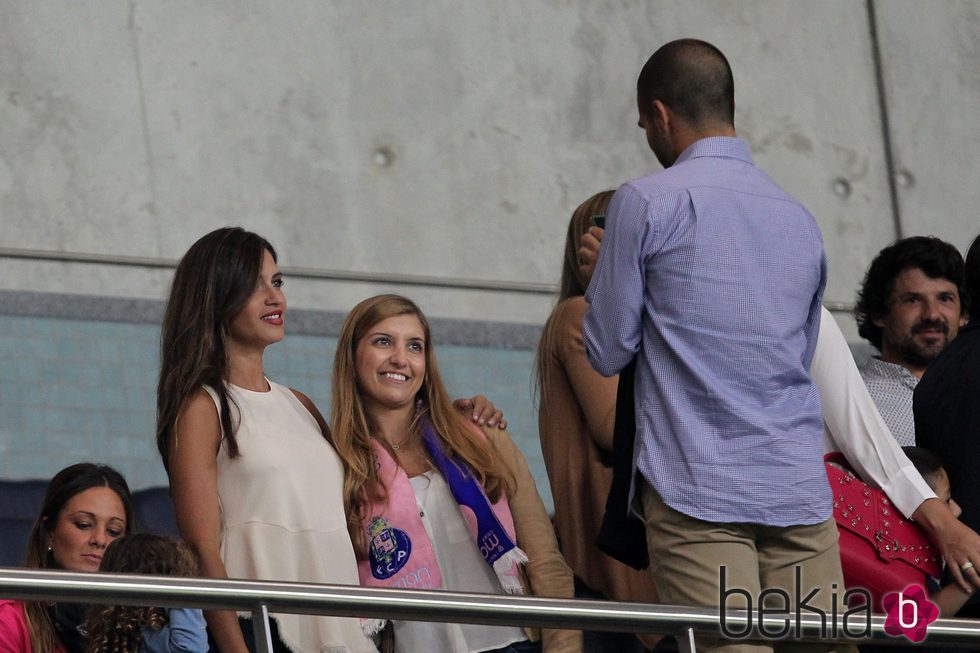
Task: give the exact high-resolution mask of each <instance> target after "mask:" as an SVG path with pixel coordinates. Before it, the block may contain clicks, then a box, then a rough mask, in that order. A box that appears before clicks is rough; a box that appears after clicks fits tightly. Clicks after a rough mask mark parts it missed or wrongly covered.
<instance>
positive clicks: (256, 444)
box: [205, 381, 377, 653]
mask: <svg viewBox="0 0 980 653" xmlns="http://www.w3.org/2000/svg"><path fill="white" fill-rule="evenodd" d="M269 386H270V388H271V389H270V391H269V392H253V391H251V390H245V389H243V388H239V387H237V386H233V385H231V384H228V385H227V386H226V387H227V388H228V392H229V395H230V396H229V399H230V400H233V401H234V405H232V406H231V415H232V420H233V422H232V423H233V424H234V423H236V422H237V423H238V431H237V433H236V438H237V440H238V447H239V452H240V455H239V456H238V457H236V458H233V459H232V458H229V457H228V453H227V451H226V447H225V443H224V441H223V442H222V445H221V448H220V450H219V452H218V461H217V462H218V496H219V501H220V504H221V558H222V560H223V561H224V564H225V569H226V570H227V572H228V576H229V577H230V578H243V579H250V580H270V581H276V580H282V581H296V582H304V583H332V584H345V585H358V576H357V564H356V562H355V558H354V548H353V546H352V545H351V541H350V536H349V535H348V532H347V523H346V518H345V517H344V502H343V480H344V472H343V467H342V465H341V462H340V459H339V458H338V456H337V453H336V452H335V451H334V449H333V447H332V446H330V443H329V442H327V441H326V440H325V439H324V437H323V435H322V434H321V432H320V427H319V425H318V424H317V422H316V420H315V419H314V418H313V416H312V415H311V414H310V412H309V411H308V410H306V408H305V407H304V406H303V404H301V403H300V402H299V400H298V399H297V398H296V396H295V395H294V394H293V393H292V391H291V390H290V389H289V388H286V387H285V386H281V385H279V384H277V383H273V382H272V381H269ZM205 389H206V390H207V391H208V393H209V394H210V395H211V398H212V399H214V400H215V405H217V404H218V402H217V396H216V395H215V393H214V391H213V390H212V389H211V388H205ZM236 405H237V407H238V408H237V410H236V408H235V406H236ZM219 410H220V408H219ZM239 413H240V419H237V420H236V419H235V418H236V416H237V415H238V414H239ZM275 618H276V621H277V622H278V623H279V634H280V636H281V637H282V639H283V641H284V642H285V643H286V644H287V645H288V646H289V647H290V648H291V649H292V650H293V651H295V653H365V652H373V651H376V650H377V649H376V648H375V646H374V644H373V643H372V642H371V640H370V639H368V638H367V637H366V636H365V635H364V633H363V632H362V630H361V627H360V623H359V621H358V620H357V619H354V618H348V617H314V616H308V615H296V614H282V613H279V614H276V615H275Z"/></svg>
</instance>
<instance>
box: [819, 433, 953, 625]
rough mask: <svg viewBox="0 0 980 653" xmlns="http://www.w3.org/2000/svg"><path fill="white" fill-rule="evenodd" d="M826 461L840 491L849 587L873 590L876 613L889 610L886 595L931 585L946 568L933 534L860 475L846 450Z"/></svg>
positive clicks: (837, 514) (837, 501) (837, 511)
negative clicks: (930, 578) (930, 580)
mask: <svg viewBox="0 0 980 653" xmlns="http://www.w3.org/2000/svg"><path fill="white" fill-rule="evenodd" d="M824 462H825V465H826V468H827V478H828V480H829V481H830V490H831V492H833V495H834V519H835V520H836V521H837V531H838V532H839V534H840V557H841V567H843V570H844V584H845V585H846V587H847V589H854V588H864V589H866V590H868V591H869V592H870V593H871V599H872V610H873V611H875V612H884V611H885V610H884V608H883V606H882V599H883V598H884V596H885V595H886V594H889V593H891V592H901V591H903V590H904V589H905V588H906V587H908V586H910V585H918V586H920V587H922V588H923V589H925V588H926V578H927V577H928V576H939V575H940V574H941V573H942V570H943V560H942V557H941V556H940V555H939V551H938V549H937V547H936V546H935V545H934V544H933V543H932V541H931V540H930V539H929V536H928V535H926V533H925V531H923V530H922V528H921V527H919V526H918V524H916V523H915V522H912V521H909V520H907V519H906V518H905V517H904V516H903V515H902V513H900V512H899V511H898V510H897V509H896V508H895V506H893V505H892V502H891V501H890V500H889V499H888V497H887V496H886V495H885V493H884V492H882V491H881V490H878V489H876V488H873V487H871V486H870V485H868V484H867V483H865V482H864V481H862V480H861V479H860V478H858V476H857V474H855V473H854V471H853V470H852V469H851V467H850V465H849V464H848V463H847V459H846V458H844V455H843V454H841V453H838V452H834V453H829V454H827V455H826V456H825V457H824Z"/></svg>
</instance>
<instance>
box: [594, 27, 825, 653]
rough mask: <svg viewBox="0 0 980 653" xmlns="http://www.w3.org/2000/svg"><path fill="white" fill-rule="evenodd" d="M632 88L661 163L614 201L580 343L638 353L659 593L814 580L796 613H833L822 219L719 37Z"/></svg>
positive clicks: (674, 57) (603, 356) (608, 364)
mask: <svg viewBox="0 0 980 653" xmlns="http://www.w3.org/2000/svg"><path fill="white" fill-rule="evenodd" d="M637 98H638V106H639V113H640V120H639V124H640V127H642V128H643V129H644V131H645V132H646V137H647V142H648V143H649V145H650V148H651V149H652V150H653V151H654V153H655V154H656V155H657V158H658V159H659V160H660V162H661V163H662V164H663V165H664V167H665V168H666V169H665V170H664V171H663V172H660V173H657V174H654V175H651V176H648V177H643V178H641V179H637V180H634V181H632V182H629V183H627V184H624V185H623V186H622V187H620V189H619V190H618V191H617V192H616V195H615V196H614V197H613V200H612V203H611V205H610V208H609V215H608V217H607V222H606V232H605V235H604V238H603V241H602V249H601V251H600V255H599V260H598V263H597V266H596V270H595V274H594V276H593V277H592V282H591V284H590V285H589V289H588V292H587V293H586V299H588V300H589V302H590V305H591V307H590V309H589V311H588V313H587V314H586V317H585V329H584V339H585V345H586V349H587V351H588V355H589V360H590V362H591V363H592V366H593V367H595V369H596V370H597V371H599V372H600V373H601V374H604V375H607V376H609V375H613V374H616V373H617V372H619V371H620V370H621V369H622V368H623V367H624V366H625V365H626V364H627V363H628V362H629V361H630V360H632V359H633V358H634V357H636V358H637V371H636V388H635V399H636V421H637V438H636V446H635V449H634V452H633V459H634V466H635V468H636V469H637V470H638V471H639V473H640V474H639V477H638V479H637V486H636V487H635V488H634V491H635V496H637V497H639V499H640V503H641V505H642V508H643V515H644V520H645V522H646V524H647V542H648V548H649V550H650V561H651V570H652V572H653V574H654V577H655V581H656V584H657V590H658V593H659V595H660V597H661V599H662V600H663V601H664V602H665V603H676V604H684V605H701V606H711V605H719V604H721V605H724V606H725V607H727V608H738V607H741V608H749V609H757V608H758V598H759V596H760V593H761V592H763V591H764V590H768V589H780V590H782V591H785V592H786V595H787V596H788V597H789V602H788V603H785V604H784V603H782V602H781V601H780V600H777V601H776V603H775V606H776V607H780V608H781V607H785V609H786V610H787V611H791V610H793V609H795V608H796V604H795V601H796V600H797V599H798V598H799V597H800V596H804V597H805V596H806V595H807V594H808V593H809V592H810V591H811V590H812V589H818V590H819V591H818V593H817V594H816V595H815V596H814V597H813V598H811V599H810V600H808V601H807V600H803V601H802V602H801V603H800V606H801V609H803V610H804V612H806V611H808V610H821V609H822V610H824V611H825V612H826V613H827V614H829V613H830V611H831V606H832V605H840V604H841V599H840V597H839V596H836V597H835V596H832V595H833V593H834V592H836V591H840V593H841V594H842V593H843V579H842V575H841V570H840V558H839V551H838V546H837V529H836V525H835V524H834V521H833V519H831V508H832V506H831V501H832V500H831V492H830V488H829V486H828V484H827V476H826V472H825V471H824V466H823V440H822V438H823V421H822V417H821V412H820V399H819V396H818V394H817V390H816V387H815V386H814V385H813V383H812V382H811V380H810V377H809V374H808V373H807V369H808V368H809V365H810V361H811V358H812V356H813V350H814V347H815V346H816V339H817V330H818V327H819V321H820V302H821V298H822V295H823V290H824V286H825V284H826V262H825V258H824V252H823V241H822V238H821V235H820V230H819V228H818V227H817V224H816V222H815V221H814V219H813V217H812V216H811V215H810V214H809V212H807V210H806V209H805V208H804V207H803V206H802V205H801V204H800V203H799V202H798V201H796V200H795V199H793V198H792V197H790V196H789V195H788V194H787V193H785V192H784V191H783V190H781V189H780V188H779V187H778V186H777V185H776V184H775V182H773V181H772V180H771V179H770V178H769V177H768V176H767V175H766V174H765V173H764V172H762V171H761V170H759V169H758V168H756V167H755V166H754V165H753V163H752V158H751V155H750V154H749V149H748V146H747V145H746V143H745V142H744V141H742V140H740V139H738V138H737V137H736V135H735V128H734V82H733V78H732V73H731V68H730V67H729V65H728V62H727V60H726V59H725V57H724V55H723V54H722V53H721V52H720V51H718V50H717V48H715V47H714V46H712V45H710V44H708V43H704V42H703V41H695V40H690V39H685V40H681V41H674V42H672V43H668V44H667V45H665V46H664V47H662V48H661V49H660V50H658V51H657V52H655V53H654V54H653V56H652V57H651V58H650V60H649V61H648V62H647V64H646V65H645V66H644V68H643V71H642V72H641V74H640V78H639V81H638V83H637ZM835 584H836V585H835ZM733 588H738V589H739V590H740V591H739V592H729V591H728V590H732V589H733ZM741 590H744V592H741ZM797 590H799V591H797ZM804 603H805V604H806V605H805V606H804ZM715 644H718V642H709V643H708V647H709V648H710V647H711V646H712V645H715ZM699 648H701V647H700V646H699ZM823 648H824V649H825V650H826V649H827V648H829V647H826V646H825V647H823ZM726 650H727V649H726Z"/></svg>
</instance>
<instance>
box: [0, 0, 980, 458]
mask: <svg viewBox="0 0 980 653" xmlns="http://www.w3.org/2000/svg"><path fill="white" fill-rule="evenodd" d="M978 27H980V3H978V2H977V1H976V0H944V1H943V2H922V1H921V0H887V1H884V0H877V1H874V0H870V1H869V2H859V1H856V0H822V1H821V2H790V1H779V0H739V2H728V1H724V0H716V1H708V0H698V1H694V2H690V1H680V0H678V1H676V2H666V1H662V2H654V1H652V0H589V1H577V2H571V1H568V0H533V1H532V2H517V1H512V0H501V1H498V2H487V3H477V2H449V1H442V2H439V1H432V2H424V3H405V2H396V1H394V0H387V1H379V2H372V3H363V2H345V1H338V2H314V1H312V0H306V1H302V0H294V1H291V2H286V3H268V2H257V1H255V0H213V1H211V2H206V3H201V2H191V1H188V0H168V1H166V2H164V1H162V0H101V1H100V2H69V1H64V0H62V1H55V0H33V1H32V2H20V3H5V4H3V5H0V216H2V218H0V220H2V226H3V228H2V230H0V291H8V292H6V293H4V297H5V298H7V299H8V300H10V302H11V303H9V304H6V305H5V306H4V307H0V314H8V315H9V314H17V315H22V314H24V313H23V311H24V308H25V307H23V306H17V304H18V303H19V302H18V301H17V300H16V298H17V297H18V294H17V293H19V292H22V291H33V292H37V293H53V295H52V296H53V297H59V298H64V297H65V296H66V295H74V294H78V295H82V296H92V297H94V296H99V297H102V298H109V299H117V300H119V301H124V300H129V299H140V300H152V301H159V300H161V299H162V297H163V296H164V294H165V292H166V288H167V284H168V283H169V279H170V272H169V270H167V269H166V268H157V267H152V266H141V265H135V266H125V267H120V266H115V265H92V264H82V263H64V262H52V261H47V260H37V259H38V257H45V256H51V255H54V256H57V255H60V254H64V253H68V254H71V255H74V254H78V253H81V254H97V255H106V256H110V257H112V256H130V257H145V258H147V259H150V260H151V262H152V261H163V262H166V261H170V260H174V259H177V258H178V257H179V256H180V255H181V254H182V253H183V251H185V250H186V248H187V247H188V246H189V245H190V244H191V243H192V242H193V241H194V240H195V239H196V238H197V237H199V236H200V235H202V234H203V233H205V232H207V231H209V230H210V229H212V228H215V227H217V226H221V225H225V224H241V225H243V226H245V227H247V228H249V229H252V230H255V231H258V232H259V233H262V234H263V235H265V236H267V237H268V238H269V239H270V240H271V241H272V242H273V243H274V244H275V245H276V246H277V247H278V248H279V250H280V253H281V258H282V263H283V264H284V265H286V266H290V267H294V268H297V267H298V268H308V269H312V270H313V272H314V274H312V275H311V276H313V277H315V276H316V274H321V276H323V275H325V276H331V275H330V273H331V272H332V271H334V272H339V273H342V274H340V275H333V276H335V277H336V276H342V275H343V274H351V273H354V274H366V275H380V276H381V277H382V278H385V277H386V276H391V275H394V276H397V275H428V276H431V277H435V278H437V279H439V280H442V281H445V282H447V283H449V284H452V283H455V282H457V281H458V280H460V279H473V280H482V281H486V282H489V283H491V284H493V283H498V282H500V283H531V284H545V285H547V284H552V283H554V282H556V280H557V277H558V273H559V265H560V257H561V247H562V239H563V232H564V229H565V225H566V223H567V219H568V216H569V215H570V212H571V210H572V209H573V208H574V207H575V206H576V205H577V204H578V203H579V202H580V201H581V200H583V199H584V198H585V197H587V196H589V195H591V194H592V193H594V192H596V191H598V190H601V189H603V188H608V187H615V186H616V185H618V184H619V183H621V182H622V181H625V180H627V179H629V178H632V177H636V176H640V175H643V174H645V173H648V172H651V171H654V170H656V169H658V168H659V166H658V164H657V163H656V160H655V158H654V157H653V155H652V154H651V153H650V152H649V151H648V150H647V147H646V145H645V142H644V139H643V137H642V133H641V132H640V131H639V130H638V129H637V127H636V109H635V99H634V93H635V80H636V75H637V73H638V71H639V69H640V67H641V65H642V63H643V62H644V61H645V60H646V58H647V57H648V56H649V54H650V53H651V52H652V51H653V50H654V49H656V47H658V46H659V45H660V44H662V43H663V42H665V41H667V40H670V39H673V38H677V37H681V36H695V37H699V38H704V39H707V40H709V41H712V42H714V43H715V44H717V45H718V46H719V47H720V48H721V49H722V50H723V51H724V52H726V54H727V55H728V56H729V58H730V59H731V62H732V64H733V67H734V70H735V75H736V102H737V114H736V126H737V128H738V129H739V131H740V133H741V135H742V136H743V137H745V138H746V139H747V140H748V141H749V143H750V145H751V146H752V149H753V152H754V154H755V157H756V160H757V162H758V163H759V164H760V165H761V166H762V167H763V168H765V169H766V170H768V171H769V172H770V173H771V174H772V175H773V176H774V177H775V178H776V180H777V181H779V182H780V183H782V184H783V185H784V186H785V187H786V188H787V189H789V190H790V191H791V192H792V193H794V194H795V195H797V196H798V197H800V198H801V199H802V200H803V201H804V203H805V204H806V205H807V206H808V207H810V209H811V210H812V211H813V213H814V214H815V215H816V216H817V219H818V221H819V223H820V225H821V227H822V229H823V232H824V236H825V239H826V243H827V252H828V259H829V263H830V269H831V279H830V285H829V288H828V292H827V297H826V298H827V301H828V302H829V303H830V304H831V305H849V304H851V303H852V302H853V297H854V293H855V290H856V287H857V284H858V282H859V280H860V278H861V277H862V275H863V272H864V269H865V267H866V266H867V264H868V262H869V261H870V259H871V257H872V256H873V255H874V254H875V253H876V252H877V251H878V250H879V249H880V248H881V247H883V246H884V245H886V244H887V243H888V242H890V241H891V240H893V239H894V238H895V237H896V235H897V234H899V233H900V234H902V235H912V234H920V233H932V234H935V235H938V236H940V237H943V238H947V239H949V240H951V241H952V242H954V243H955V244H956V245H957V246H959V247H960V248H961V249H964V248H965V247H966V246H967V245H968V244H969V242H970V240H971V239H972V237H973V236H974V235H975V233H976V231H977V230H978V220H977V219H976V217H975V208H974V207H975V206H977V205H978V203H980V186H978V184H977V183H976V181H975V178H976V145H975V141H976V136H975V135H976V133H977V132H978V131H980V129H978V128H980V124H978V123H980V117H978V115H980V114H978V112H977V111H976V107H977V106H978V105H980V46H978V45H977V43H978V42H980V41H978V39H977V38H976V36H977V33H978ZM879 62H880V65H879ZM886 125H887V129H886ZM889 154H890V156H889ZM25 250H32V251H34V250H38V252H36V255H34V254H31V253H30V252H28V253H26V254H25ZM25 256H26V258H25ZM287 289H288V292H289V298H290V302H291V305H292V306H293V307H300V308H304V309H313V310H320V311H333V312H335V313H343V312H344V311H346V310H347V309H349V308H350V306H352V305H353V304H354V303H355V302H356V301H358V300H359V299H361V298H363V297H365V296H367V295H369V294H373V293H376V292H380V291H385V290H397V291H399V292H403V293H405V294H408V295H410V296H412V297H414V298H416V299H417V300H419V301H420V303H421V304H422V306H423V308H425V309H426V310H427V311H428V312H429V314H430V315H432V316H434V317H443V318H452V319H467V320H476V321H493V322H499V323H505V324H515V325H536V324H540V323H542V322H543V320H544V318H545V317H546V315H547V313H548V311H549V310H550V307H551V303H552V299H551V297H550V296H549V295H548V294H546V293H544V292H541V291H540V289H535V288H530V289H528V290H526V291H514V290H511V291H488V290H473V289H465V288H460V289H452V288H436V287H431V286H429V285H425V284H422V285H418V284H416V285H407V286H406V285H398V284H393V283H390V282H385V281H380V282H378V281H375V282H365V281H345V280H338V279H316V278H297V279H293V280H291V281H289V284H288V286H287ZM59 301H60V300H59ZM99 301H105V299H102V300H99ZM54 304H55V305H56V304H57V301H56V302H54ZM97 305H99V306H101V304H97ZM125 306H128V304H117V305H116V307H115V308H116V309H119V308H120V307H125ZM43 317H50V318H54V319H58V318H59V317H62V316H61V315H59V314H58V310H57V309H56V308H54V309H52V310H51V311H49V312H48V313H46V314H45V315H44V316H43ZM842 317H843V319H844V322H845V327H846V329H847V330H848V332H849V333H852V334H853V327H852V325H850V324H849V323H848V319H847V318H846V316H844V315H843V314H842ZM515 328H516V327H515ZM505 331H506V330H505ZM464 340H465V334H464ZM506 340H507V337H506V333H504V336H503V337H502V339H501V344H506ZM461 344H462V345H465V342H462V343H461ZM521 346H525V347H526V346H529V345H527V344H526V343H525V344H524V345H521ZM287 381H288V379H287ZM522 391H523V389H522ZM505 408H507V407H506V406H505ZM519 410H521V411H523V410H524V408H520V409H519ZM528 410H529V409H528ZM511 412H514V411H511ZM521 419H525V420H526V421H527V422H528V423H533V416H531V415H526V416H523V417H522V418H521ZM2 421H3V419H0V423H2ZM531 435H533V434H531ZM3 437H5V438H10V437H14V436H11V435H10V432H9V431H6V432H3ZM0 444H2V443H0ZM0 471H2V472H5V471H8V470H0Z"/></svg>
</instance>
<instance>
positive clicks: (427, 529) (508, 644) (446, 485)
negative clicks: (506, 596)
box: [331, 295, 581, 653]
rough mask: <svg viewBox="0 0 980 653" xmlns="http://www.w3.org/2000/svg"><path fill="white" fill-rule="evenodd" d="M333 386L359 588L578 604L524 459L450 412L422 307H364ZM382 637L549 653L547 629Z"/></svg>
mask: <svg viewBox="0 0 980 653" xmlns="http://www.w3.org/2000/svg"><path fill="white" fill-rule="evenodd" d="M332 387H333V393H332V396H333V400H332V411H331V414H332V424H333V434H334V445H335V446H336V447H337V452H338V453H339V454H340V456H341V458H342V459H343V461H344V464H345V476H344V502H345V505H346V508H347V520H348V528H349V530H350V536H351V539H352V540H353V542H354V549H355V551H356V552H357V557H358V572H359V575H360V580H361V584H362V585H366V586H372V587H406V588H416V589H443V590H450V591H468V592H482V593H493V594H502V593H505V592H507V593H515V594H524V593H527V594H533V595H535V596H549V597H568V598H570V597H571V596H572V574H571V572H570V571H569V569H568V567H567V566H566V565H565V562H564V560H562V558H561V555H560V554H559V553H558V546H557V542H556V541H555V534H554V531H553V530H552V527H551V522H550V520H549V519H548V514H547V512H546V511H545V508H544V505H543V504H542V502H541V498H540V497H539V496H538V493H537V488H536V487H535V485H534V480H533V478H532V477H531V473H530V471H529V470H528V467H527V463H526V462H525V461H524V457H523V456H522V455H521V453H520V451H519V450H518V449H517V447H516V446H515V445H514V443H513V441H511V439H510V437H509V436H508V435H507V433H506V432H505V431H501V430H498V429H486V430H485V431H484V430H481V429H479V428H477V427H475V426H474V425H472V424H470V423H468V422H467V421H466V420H464V419H462V418H461V417H460V416H459V415H458V414H456V411H454V410H452V408H451V404H450V403H449V399H448V395H447V393H446V390H445V388H444V387H443V383H442V379H441V377H440V374H439V368H438V366H437V365H436V358H435V350H434V346H433V343H432V338H431V332H430V329H429V323H428V321H427V320H426V318H425V316H424V315H423V314H422V311H421V310H419V308H418V306H416V305H415V304H414V303H412V302H411V301H410V300H408V299H406V298H404V297H400V296H397V295H380V296H378V297H372V298H370V299H366V300H364V301H363V302H361V303H360V304H358V305H357V306H355V307H354V309H353V310H352V311H351V312H350V314H349V315H348V316H347V319H346V320H345V322H344V326H343V327H342V329H341V334H340V337H339V339H338V343H337V353H336V355H335V356H334V367H333V386H332ZM383 625H384V624H383V623H381V622H372V623H369V624H368V629H369V630H374V631H381V629H382V627H383ZM385 632H386V633H392V632H393V648H394V650H395V651H399V652H405V653H408V652H420V653H421V652H423V651H425V652H428V651H440V652H443V653H461V652H471V651H473V652H475V651H488V652H489V651H495V652H500V653H518V652H525V651H527V652H530V651H540V650H541V648H540V644H539V643H537V642H534V643H532V642H531V641H529V640H537V639H538V638H539V637H538V636H539V635H540V633H537V632H525V631H522V630H521V629H520V628H517V627H506V626H482V625H472V624H448V623H435V622H412V621H401V620H396V621H395V622H394V624H393V629H392V630H388V631H385ZM389 641H390V640H388V638H387V637H383V638H382V642H383V645H384V646H383V650H387V649H388V648H389V646H388V644H389ZM542 642H543V646H544V650H545V651H548V652H557V651H570V652H571V651H580V650H581V636H580V634H579V633H578V632H577V631H557V630H551V631H547V630H546V631H544V633H543V639H542Z"/></svg>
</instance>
